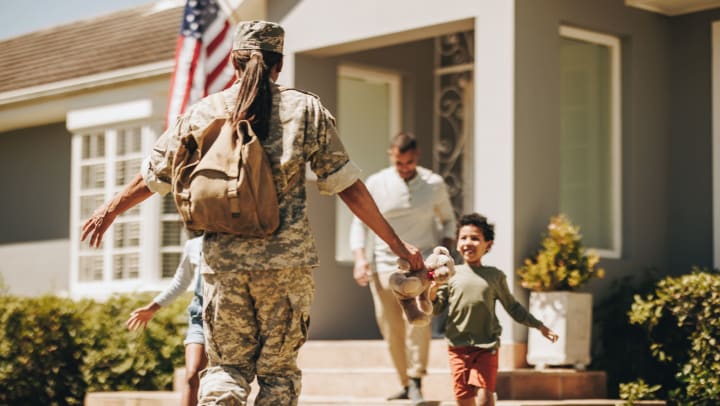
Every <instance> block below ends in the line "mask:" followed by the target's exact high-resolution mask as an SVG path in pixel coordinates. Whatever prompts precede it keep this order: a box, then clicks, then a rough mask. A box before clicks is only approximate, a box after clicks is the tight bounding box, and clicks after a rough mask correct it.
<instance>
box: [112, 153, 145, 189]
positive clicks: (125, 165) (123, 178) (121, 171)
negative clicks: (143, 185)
mask: <svg viewBox="0 0 720 406" xmlns="http://www.w3.org/2000/svg"><path fill="white" fill-rule="evenodd" d="M140 165H142V159H129V160H126V161H117V162H115V185H116V186H124V185H126V184H128V183H129V182H130V180H131V179H132V178H133V177H134V176H135V175H137V174H138V172H140Z"/></svg>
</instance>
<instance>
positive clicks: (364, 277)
mask: <svg viewBox="0 0 720 406" xmlns="http://www.w3.org/2000/svg"><path fill="white" fill-rule="evenodd" d="M370 272H371V271H370V264H368V262H367V261H366V260H365V259H364V258H361V259H356V260H355V266H354V267H353V278H355V282H357V284H358V285H360V286H367V285H368V283H369V282H370Z"/></svg>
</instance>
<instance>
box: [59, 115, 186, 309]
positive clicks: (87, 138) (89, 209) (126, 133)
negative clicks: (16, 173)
mask: <svg viewBox="0 0 720 406" xmlns="http://www.w3.org/2000/svg"><path fill="white" fill-rule="evenodd" d="M160 133H161V131H160V126H159V125H157V124H136V125H122V126H117V127H115V128H105V129H99V130H94V131H86V132H85V133H79V134H77V133H76V134H75V135H74V137H73V143H74V144H75V145H76V146H75V147H74V153H73V157H74V167H75V168H76V172H75V173H76V175H75V176H76V181H75V186H74V187H73V200H74V204H75V205H76V206H75V207H77V209H76V210H74V211H73V213H74V216H73V224H75V225H76V227H77V228H78V229H79V227H80V225H81V224H82V222H83V221H84V220H85V219H87V218H88V217H90V216H91V215H92V213H93V211H94V210H95V209H96V208H97V207H99V206H100V205H101V204H103V202H105V201H106V200H107V199H109V198H110V197H112V196H113V195H115V194H116V193H118V192H120V191H121V190H122V188H123V187H124V186H125V185H126V184H127V183H128V182H130V181H131V180H132V178H133V177H134V176H135V175H136V174H137V173H138V172H139V170H140V167H141V165H142V161H143V159H144V158H145V156H146V154H147V151H149V149H150V147H151V146H152V144H153V143H154V141H155V139H156V138H157V137H158V136H159V134H160ZM153 199H154V200H153ZM183 230H184V228H183V225H182V222H181V220H180V216H179V215H178V214H177V212H176V210H175V205H174V202H173V199H172V195H170V194H168V195H167V196H165V197H163V198H159V197H157V196H156V197H152V198H151V201H149V202H148V203H144V204H142V205H138V206H135V207H134V208H132V209H130V210H128V211H126V212H125V213H123V214H122V215H121V216H119V217H118V218H117V219H115V222H114V223H113V226H112V227H111V228H110V229H109V230H108V231H107V232H106V233H105V236H104V240H103V244H102V247H101V248H100V249H94V248H90V247H89V246H88V244H87V243H80V242H79V241H78V240H79V238H77V237H76V238H75V239H74V244H75V249H76V251H75V252H77V261H74V264H76V265H75V266H76V267H77V268H76V273H74V275H76V278H75V281H74V283H75V284H80V285H79V286H82V284H87V283H98V282H101V283H104V284H105V285H107V287H106V288H103V289H107V292H105V293H107V294H109V293H112V292H114V291H122V290H136V289H137V288H138V286H140V285H139V284H142V283H143V282H146V281H159V280H160V278H164V277H172V276H173V275H174V273H175V269H176V267H177V265H178V263H179V261H180V256H181V253H182V246H183V244H184V243H185V240H186V239H187V237H186V236H185V232H184V231H183ZM127 282H130V283H131V284H127ZM92 289H95V290H97V288H90V287H88V288H82V287H81V288H80V289H79V290H78V292H77V293H79V295H81V296H82V295H85V294H88V292H90V293H89V294H94V292H92ZM83 292H85V293H83Z"/></svg>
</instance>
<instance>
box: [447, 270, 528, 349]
mask: <svg viewBox="0 0 720 406" xmlns="http://www.w3.org/2000/svg"><path fill="white" fill-rule="evenodd" d="M455 270H456V273H455V276H453V277H452V278H450V280H449V281H448V283H447V285H444V286H442V287H440V288H439V289H438V291H437V297H436V299H435V301H434V302H433V311H434V313H435V314H439V313H441V312H442V311H443V310H444V309H445V308H446V307H447V308H448V318H447V321H446V322H445V338H446V339H447V341H448V344H449V345H450V346H452V347H458V346H475V347H481V348H497V347H498V346H499V344H500V333H502V326H501V325H500V321H499V320H498V318H497V316H496V315H495V302H496V301H500V303H502V305H503V307H504V308H505V310H506V311H507V312H508V314H510V316H511V317H512V318H513V319H514V320H515V321H517V322H518V323H521V324H524V325H526V326H528V327H535V328H538V327H540V326H542V322H541V321H539V320H538V319H536V318H535V317H533V316H532V315H531V314H530V312H528V310H527V309H526V308H525V307H524V306H523V305H521V304H520V303H518V301H517V300H515V297H513V295H512V293H510V289H508V285H507V277H506V276H505V273H504V272H502V271H501V270H499V269H497V268H495V267H491V266H478V267H471V266H469V265H467V264H463V265H458V266H456V267H455Z"/></svg>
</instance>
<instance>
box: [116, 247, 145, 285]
mask: <svg viewBox="0 0 720 406" xmlns="http://www.w3.org/2000/svg"><path fill="white" fill-rule="evenodd" d="M139 263H140V256H139V254H137V253H132V254H116V255H113V279H134V278H137V277H138V275H139Z"/></svg>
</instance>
